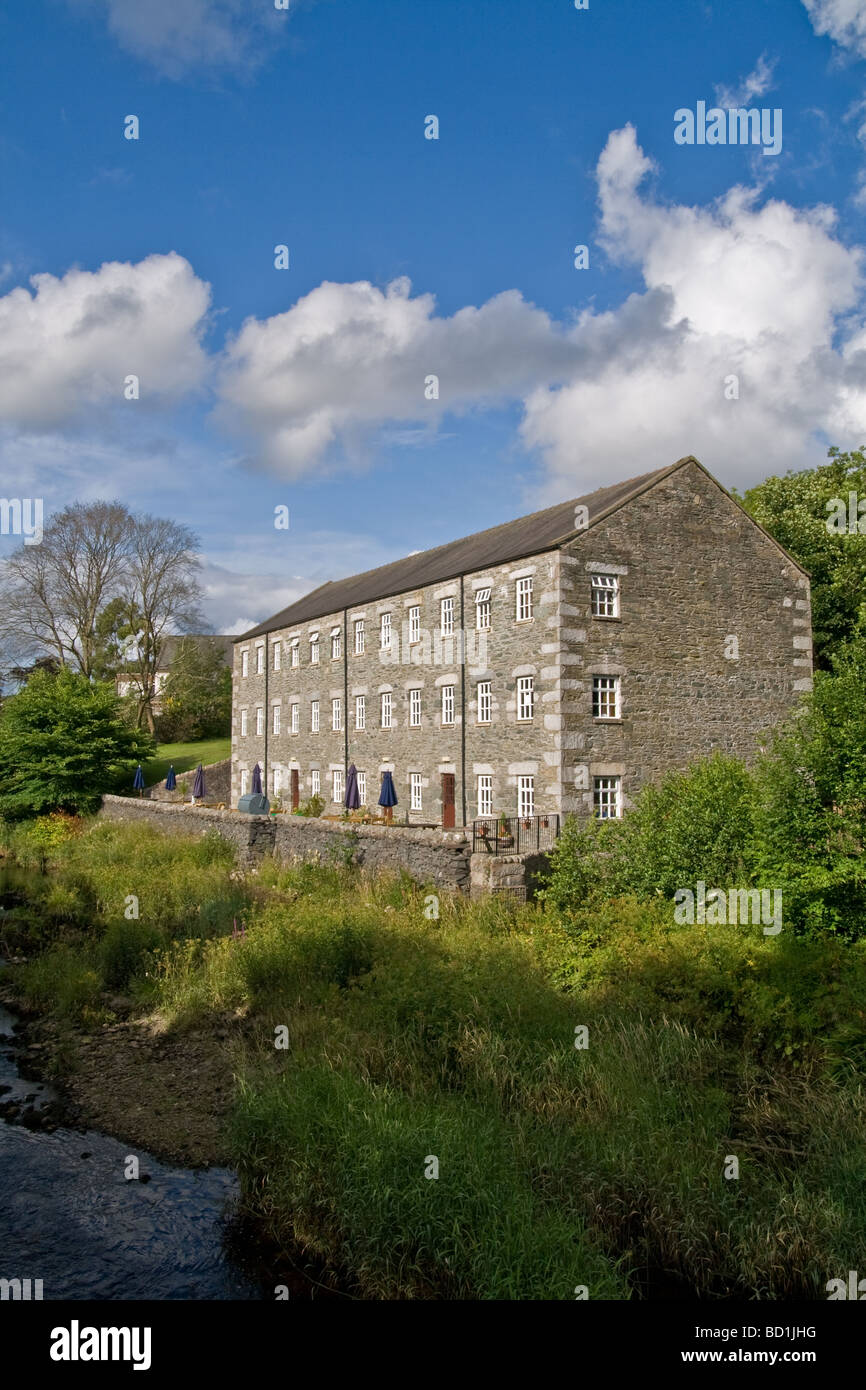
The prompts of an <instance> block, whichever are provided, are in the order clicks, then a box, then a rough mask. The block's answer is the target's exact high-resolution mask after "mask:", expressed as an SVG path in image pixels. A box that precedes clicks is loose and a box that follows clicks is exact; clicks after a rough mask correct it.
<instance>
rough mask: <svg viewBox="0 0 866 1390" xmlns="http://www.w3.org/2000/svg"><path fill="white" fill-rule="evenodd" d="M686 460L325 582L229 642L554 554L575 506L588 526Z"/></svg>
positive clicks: (569, 529) (569, 531)
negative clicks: (586, 517) (584, 511)
mask: <svg viewBox="0 0 866 1390" xmlns="http://www.w3.org/2000/svg"><path fill="white" fill-rule="evenodd" d="M689 461H690V460H689V459H680V460H679V461H678V463H676V464H674V465H673V466H672V467H668V468H657V469H656V470H655V471H654V472H652V473H643V474H641V476H640V477H638V478H629V479H628V480H627V481H626V482H622V483H613V484H612V485H611V486H610V487H600V488H597V489H596V490H595V492H590V493H587V494H586V496H584V497H575V498H573V499H572V500H571V501H570V502H557V503H556V505H555V506H553V507H545V509H544V511H541V512H532V513H531V515H529V516H522V517H519V518H518V519H517V520H516V521H506V522H504V523H503V524H502V525H501V526H491V527H490V529H489V530H487V531H476V532H475V534H474V535H472V536H464V537H463V539H462V540H457V541H449V542H448V543H447V544H446V545H437V546H435V547H434V548H433V549H432V550H422V551H419V553H418V554H417V555H407V556H406V557H405V558H404V559H401V560H394V561H392V562H391V564H389V565H380V566H379V567H378V568H377V569H374V570H365V571H364V573H363V574H353V575H351V576H350V577H349V578H348V579H336V580H329V581H328V583H327V584H321V585H320V586H319V587H318V589H313V590H312V591H311V592H310V593H309V594H304V596H303V598H300V599H298V600H297V602H296V603H292V604H290V605H289V607H288V608H284V609H283V610H282V611H281V612H280V613H275V614H274V616H273V617H272V618H267V619H266V620H265V621H264V622H263V623H259V625H258V627H253V628H250V630H249V631H248V632H245V633H243V634H242V635H241V636H240V637H235V638H233V639H232V640H233V641H234V642H236V643H237V642H244V641H246V640H247V639H248V638H250V637H261V636H262V634H263V633H266V632H274V631H277V630H278V629H280V628H284V627H295V626H296V625H297V624H299V623H306V622H311V621H312V620H313V619H315V618H322V617H325V616H326V615H327V614H331V613H337V612H339V610H340V609H342V608H357V607H359V605H360V604H362V603H374V602H375V601H376V600H377V599H383V598H389V597H391V595H397V594H403V593H407V592H409V591H410V590H412V589H421V588H424V587H425V585H427V584H438V583H441V582H442V581H444V580H446V579H454V578H455V577H456V576H457V575H460V574H467V573H471V572H473V571H476V570H484V569H488V568H489V567H491V566H493V565H502V564H505V563H506V562H507V561H509V560H520V559H523V558H524V557H525V556H527V555H537V554H539V553H540V552H541V551H543V550H552V549H554V548H555V547H556V546H557V545H561V544H562V543H563V542H564V541H566V540H570V539H571V538H572V537H573V536H575V535H577V534H579V532H577V531H576V530H575V526H574V509H575V507H577V506H581V505H582V506H584V507H586V508H587V511H588V512H589V524H590V526H591V525H592V524H593V523H594V522H596V521H600V520H601V518H602V517H603V516H606V515H607V513H608V512H611V511H614V510H615V508H617V507H619V506H622V504H623V502H625V501H627V500H628V499H630V498H631V497H634V496H636V495H637V494H638V493H639V492H643V491H644V489H645V488H647V487H651V486H652V484H653V483H655V482H657V481H658V480H659V479H660V478H662V477H664V476H665V474H667V473H671V472H672V471H673V469H674V468H678V467H679V466H680V464H682V463H686V462H689Z"/></svg>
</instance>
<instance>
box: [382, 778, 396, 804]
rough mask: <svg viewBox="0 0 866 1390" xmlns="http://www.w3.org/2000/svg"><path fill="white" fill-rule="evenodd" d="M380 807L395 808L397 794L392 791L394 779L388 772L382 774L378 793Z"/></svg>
mask: <svg viewBox="0 0 866 1390" xmlns="http://www.w3.org/2000/svg"><path fill="white" fill-rule="evenodd" d="M379 805H380V806H396V805H397V793H396V792H395V790H394V778H393V777H392V776H391V774H390V772H385V773H383V774H382V790H381V791H380V792H379Z"/></svg>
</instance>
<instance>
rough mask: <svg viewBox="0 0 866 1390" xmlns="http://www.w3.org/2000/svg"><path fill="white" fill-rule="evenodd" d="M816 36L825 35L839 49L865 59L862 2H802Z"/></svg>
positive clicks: (865, 26)
mask: <svg viewBox="0 0 866 1390" xmlns="http://www.w3.org/2000/svg"><path fill="white" fill-rule="evenodd" d="M803 4H804V5H805V6H806V9H807V11H808V14H809V18H810V20H811V21H812V28H813V29H814V30H815V33H816V34H822V35H823V34H827V35H829V37H830V38H831V39H832V40H833V41H834V43H838V44H839V46H840V47H841V48H850V49H851V50H852V51H853V52H854V53H856V54H857V55H858V57H860V58H866V3H864V0H803Z"/></svg>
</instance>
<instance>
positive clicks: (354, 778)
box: [346, 763, 361, 811]
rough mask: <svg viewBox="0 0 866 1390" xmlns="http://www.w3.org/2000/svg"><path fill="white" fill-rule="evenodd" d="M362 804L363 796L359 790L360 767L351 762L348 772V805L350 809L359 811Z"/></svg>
mask: <svg viewBox="0 0 866 1390" xmlns="http://www.w3.org/2000/svg"><path fill="white" fill-rule="evenodd" d="M360 804H361V796H360V793H359V791H358V769H357V768H356V767H355V764H354V763H349V771H348V772H347V773H346V807H347V809H348V810H350V811H357V809H358V807H359V806H360Z"/></svg>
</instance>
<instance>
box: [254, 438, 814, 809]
mask: <svg viewBox="0 0 866 1390" xmlns="http://www.w3.org/2000/svg"><path fill="white" fill-rule="evenodd" d="M811 675H812V657H811V626H810V613H809V581H808V576H807V575H806V573H805V572H804V571H803V570H802V569H801V568H800V566H799V565H798V564H797V563H796V561H794V560H793V559H792V558H791V556H790V555H788V554H786V552H785V551H784V550H783V549H782V548H781V547H780V546H779V545H778V544H777V543H776V542H775V541H774V540H772V539H771V537H770V536H769V535H768V534H767V533H766V532H765V531H764V530H763V529H762V528H761V527H760V526H759V525H757V523H756V522H754V521H753V520H752V519H751V517H749V516H748V514H747V513H746V512H745V511H744V510H743V508H742V507H741V506H740V505H739V504H738V503H737V502H736V501H735V500H734V499H733V498H732V497H731V496H730V494H729V493H728V492H726V491H725V489H724V488H723V487H722V486H721V485H720V484H719V483H717V482H716V481H715V479H714V478H713V477H712V476H711V475H710V474H709V473H708V472H707V471H706V469H705V468H704V467H703V466H702V465H701V464H700V463H699V462H698V461H697V459H695V458H692V457H688V458H684V459H680V460H679V462H678V463H675V464H673V465H672V466H671V467H668V468H663V469H659V470H657V471H655V472H652V473H646V474H644V475H643V476H642V477H638V478H633V479H631V480H630V481H627V482H622V483H617V484H614V485H612V486H609V487H602V488H599V489H597V490H596V491H595V492H592V493H590V494H589V495H587V496H585V497H581V498H577V499H575V500H574V501H570V502H561V503H558V504H557V505H556V506H553V507H547V508H546V509H545V510H543V511H539V512H535V513H533V514H532V515H531V516H525V517H521V518H520V519H518V520H517V521H511V522H507V523H505V524H504V525H501V526H494V527H492V528H491V529H490V530H487V531H480V532H478V533H476V534H475V535H472V536H467V537H465V538H464V539H462V540H456V541H452V542H450V543H449V544H447V545H440V546H436V547H435V548H434V549H432V550H425V551H422V552H420V553H418V554H415V555H411V556H408V557H407V558H406V559H401V560H396V561H394V562H393V563H392V564H388V565H383V566H381V567H380V568H378V569H374V570H368V571H367V572H366V573H364V574H357V575H353V576H351V577H350V578H348V579H339V580H335V581H332V582H329V583H327V584H323V585H322V586H321V587H320V588H317V589H315V590H313V592H311V593H309V594H307V595H305V596H304V597H303V598H301V599H299V600H298V602H297V603H294V604H292V605H291V606H290V607H289V608H286V609H284V610H283V611H282V612H280V613H277V614H275V615H274V617H272V618H269V619H268V620H267V621H266V622H263V623H260V624H259V626H257V627H254V628H253V629H252V630H251V631H250V632H247V633H245V634H244V635H243V636H242V637H239V638H237V639H236V640H235V644H234V702H233V722H232V804H233V805H236V804H237V800H238V797H239V796H240V795H242V794H243V792H245V791H248V790H250V787H251V776H252V770H253V767H254V766H255V764H256V763H259V765H260V767H261V768H262V769H263V771H264V773H265V778H266V789H267V792H268V795H269V796H270V797H271V799H272V800H273V799H274V798H280V799H281V800H282V802H283V804H284V806H289V805H297V804H298V802H299V801H305V800H307V799H308V798H309V797H311V796H312V795H314V794H318V795H320V796H321V797H322V798H323V799H324V801H325V803H326V805H325V810H326V812H328V811H330V812H335V811H337V810H339V808H340V806H341V804H342V801H343V796H344V793H345V785H346V770H347V767H348V765H349V764H350V763H354V764H355V766H356V768H357V770H358V774H359V784H360V788H359V789H360V793H361V798H362V801H364V802H365V803H366V804H367V805H369V806H370V807H371V808H375V807H376V803H377V802H378V798H379V789H380V782H381V777H382V774H383V773H384V772H385V771H386V770H388V771H390V772H391V773H392V774H393V781H394V786H395V789H396V792H397V797H398V804H397V806H396V808H395V811H394V818H395V820H397V821H400V822H403V821H404V820H405V819H406V818H407V816H408V821H409V823H410V824H416V825H428V826H444V827H451V826H461V825H466V824H470V823H471V822H472V821H473V820H474V819H475V818H476V817H479V816H497V817H498V816H499V815H500V814H502V813H504V814H505V815H507V816H520V817H547V816H550V815H555V814H559V815H563V814H567V813H568V812H577V813H579V814H586V815H589V814H595V815H597V816H601V817H610V816H619V815H621V814H622V812H623V810H624V809H626V808H627V807H628V806H629V804H630V802H631V800H632V799H633V798H634V796H635V793H636V792H637V791H638V789H639V788H640V787H641V786H642V785H643V784H644V783H645V782H647V781H648V780H652V779H657V778H660V777H661V776H663V775H664V774H665V773H667V772H669V771H671V770H673V769H680V768H683V767H685V766H686V765H687V764H688V763H689V762H691V761H692V760H693V759H695V758H697V757H700V756H703V755H706V754H708V753H710V752H712V751H713V750H716V749H718V750H721V751H724V752H727V753H732V754H737V755H739V756H742V757H744V758H746V759H749V758H751V757H752V756H753V754H754V752H755V750H756V747H757V744H758V741H759V740H760V738H761V736H762V735H763V734H765V733H766V732H767V731H768V730H769V729H771V728H772V727H773V726H774V725H775V724H777V723H778V722H779V721H781V720H782V719H783V718H784V717H785V716H786V715H788V714H789V712H790V711H791V709H792V707H793V706H794V705H795V703H796V701H797V699H798V697H799V692H801V691H805V690H808V689H809V688H810V687H811Z"/></svg>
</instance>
